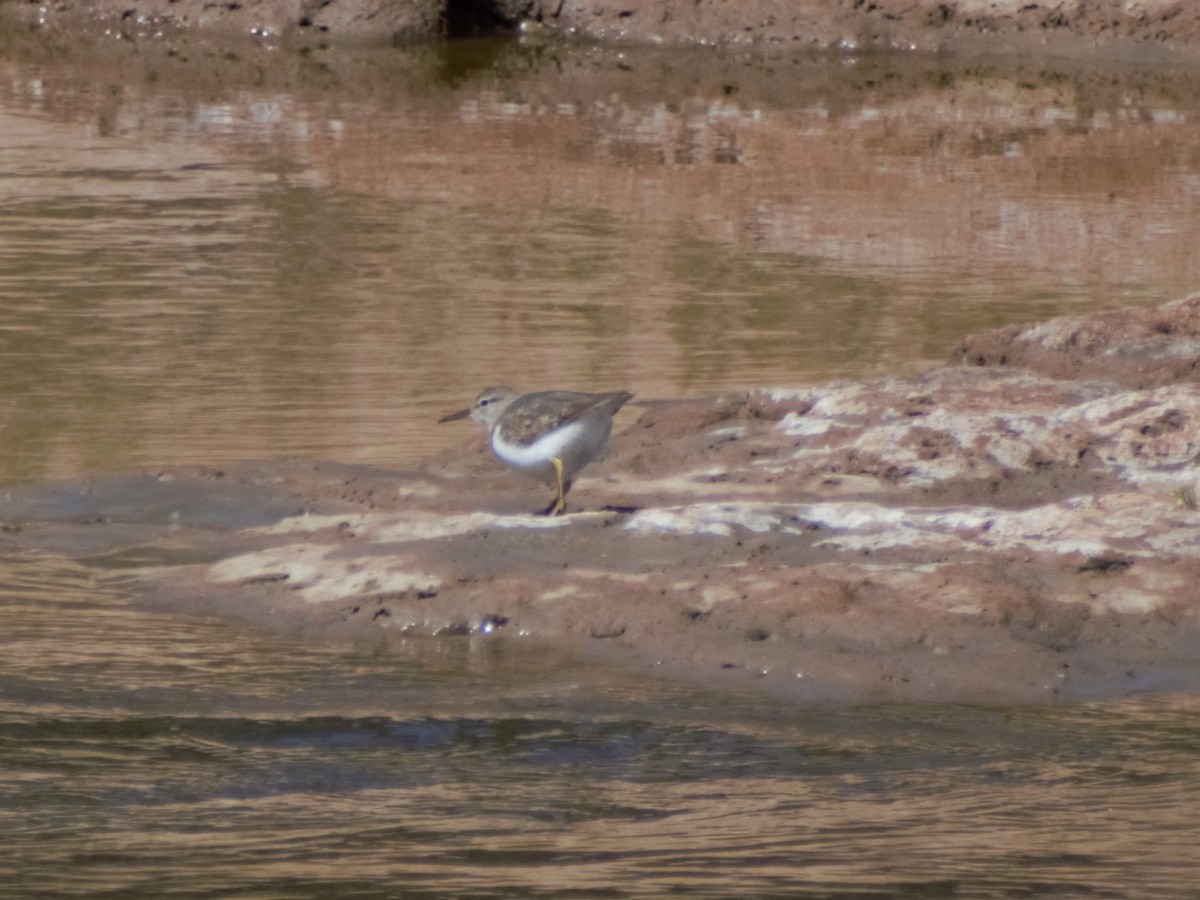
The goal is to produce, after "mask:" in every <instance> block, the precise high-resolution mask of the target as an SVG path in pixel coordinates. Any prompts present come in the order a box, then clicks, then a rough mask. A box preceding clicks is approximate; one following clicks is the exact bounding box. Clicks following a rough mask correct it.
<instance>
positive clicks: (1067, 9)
mask: <svg viewBox="0 0 1200 900" xmlns="http://www.w3.org/2000/svg"><path fill="white" fill-rule="evenodd" d="M0 17H3V18H4V19H6V20H8V21H9V22H15V23H20V24H22V25H26V26H29V27H34V28H43V29H65V30H68V31H72V30H73V31H78V32H81V33H103V34H115V35H124V36H133V35H139V34H145V35H154V36H162V35H164V34H171V33H179V32H187V31H192V32H205V33H214V34H215V33H219V34H224V35H231V36H232V35H242V36H244V37H246V38H253V39H255V40H260V41H264V40H265V41H278V40H284V41H299V42H312V43H314V44H320V43H327V42H329V41H338V40H352V41H363V40H366V41H404V40H413V39H422V38H430V37H437V36H445V35H450V36H467V35H478V34H491V33H496V32H503V31H522V32H525V33H530V32H536V33H540V34H550V35H558V36H568V37H576V38H586V39H593V40H605V41H621V42H636V43H666V44H671V43H676V44H679V43H686V44H715V45H725V46H788V47H795V48H802V47H817V48H826V47H837V48H844V49H860V48H879V47H888V48H903V49H926V50H929V49H944V48H947V47H952V46H955V45H956V44H959V43H961V42H964V41H966V42H968V43H969V42H971V41H973V40H975V39H977V38H980V37H983V38H985V39H986V41H987V42H988V43H989V44H991V45H997V44H1003V43H1004V42H1005V41H1007V40H1013V39H1016V40H1021V41H1028V40H1029V39H1032V40H1033V41H1043V40H1046V39H1051V40H1062V39H1067V40H1075V41H1080V40H1082V41H1084V42H1089V43H1090V42H1094V41H1096V40H1111V39H1117V40H1119V41H1125V42H1132V43H1135V44H1143V45H1146V44H1153V45H1164V46H1172V47H1188V48H1190V47H1195V46H1197V44H1198V43H1200V10H1198V9H1196V8H1194V7H1193V5H1192V4H1189V3H1184V2H1179V0H1139V2H1128V0H1096V2H1091V3H1080V2H1077V0H1051V2H1041V3H1029V2H1024V0H1019V2H1018V0H874V2H871V3H862V2H852V0H804V2H794V0H788V2H782V0H753V2H745V0H739V2H728V0H716V2H704V3H700V2H694V0H632V2H627V0H625V2H620V3H617V2H613V0H556V2H546V0H477V2H464V0H390V2H389V0H238V2H226V3H214V2H212V0H120V2H117V0H88V2H80V0H56V2H53V3H41V4H36V3H27V2H24V0H3V2H0Z"/></svg>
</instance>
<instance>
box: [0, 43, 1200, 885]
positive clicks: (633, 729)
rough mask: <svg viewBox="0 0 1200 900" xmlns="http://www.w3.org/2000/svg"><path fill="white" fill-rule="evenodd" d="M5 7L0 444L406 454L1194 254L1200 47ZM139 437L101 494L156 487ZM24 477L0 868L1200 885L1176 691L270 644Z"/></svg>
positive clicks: (32, 455)
mask: <svg viewBox="0 0 1200 900" xmlns="http://www.w3.org/2000/svg"><path fill="white" fill-rule="evenodd" d="M5 49H6V53H7V55H6V56H5V57H4V59H3V61H0V297H2V298H3V304H0V377H2V378H3V383H4V385H5V390H4V392H3V396H2V397H0V426H2V427H0V475H2V477H3V479H4V480H5V481H8V482H13V481H24V482H28V481H31V480H37V479H44V478H56V477H59V476H74V475H78V474H81V473H91V472H103V471H111V470H119V469H137V468H143V467H151V468H153V467H159V466H163V465H168V464H172V463H179V462H223V461H228V460H233V459H239V458H247V457H256V458H257V457H273V456H280V455H299V456H311V457H321V458H330V459H336V460H342V461H350V462H353V461H368V462H374V463H379V464H383V465H392V464H397V465H398V464H403V463H405V462H407V461H410V460H412V459H415V458H417V457H419V456H421V455H423V454H425V453H429V452H436V450H437V448H438V447H440V446H444V442H445V441H447V440H452V439H454V438H453V436H450V437H448V436H447V435H445V434H443V433H442V432H440V431H437V430H435V429H431V428H430V423H431V422H432V420H433V419H435V418H436V417H437V415H438V414H440V413H442V412H445V411H448V410H451V409H454V408H457V407H459V406H461V405H462V404H463V402H464V401H465V399H467V398H468V397H469V396H470V395H471V394H472V393H473V392H474V391H475V389H476V388H477V387H478V386H480V385H481V384H484V383H488V382H494V381H498V380H507V381H512V382H515V383H518V384H519V385H522V386H530V387H534V386H541V385H548V384H556V385H564V386H578V387H585V388H586V387H592V388H596V389H599V388H604V387H628V388H631V389H633V390H635V391H637V392H639V394H642V395H643V396H664V395H668V396H677V395H690V394H699V393H704V392H709V391H716V390H722V389H731V388H738V387H746V386H750V385H759V384H771V383H781V384H795V383H802V382H815V381H820V380H823V379H829V378H833V377H842V376H856V375H862V374H866V373H874V372H881V371H892V370H897V369H903V368H905V367H908V366H912V365H915V364H918V363H919V362H920V361H921V360H924V359H928V358H938V359H940V358H943V357H945V356H946V355H947V354H948V352H949V350H950V348H951V347H952V346H953V344H954V341H955V340H956V339H958V338H959V337H961V336H962V335H963V334H965V333H968V332H970V331H973V330H978V329H981V328H986V327H992V326H995V325H997V324H1001V323H1004V322H1010V321H1027V320H1030V319H1036V318H1041V317H1045V316H1049V315H1052V314H1055V313H1059V312H1064V311H1082V310H1086V309H1095V308H1104V307H1113V306H1118V305H1126V304H1130V303H1147V304H1151V303H1158V302H1161V301H1163V300H1164V299H1168V298H1172V297H1176V296H1180V295H1182V294H1184V293H1186V292H1188V291H1190V290H1195V289H1196V288H1197V286H1198V285H1200V254H1197V253H1196V252H1195V248H1196V247H1197V246H1200V215H1197V212H1198V211H1197V203H1198V202H1200V151H1198V150H1197V148H1198V147H1200V133H1198V130H1200V128H1198V125H1197V119H1198V113H1200V90H1198V88H1197V85H1198V83H1200V82H1198V81H1197V79H1196V77H1195V73H1193V72H1189V71H1179V70H1175V69H1154V68H1150V67H1144V66H1143V67H1138V66H1136V65H1133V64H1129V63H1128V62H1121V63H1117V62H1114V61H1111V60H1110V61H1106V62H1104V63H1103V64H1099V65H1096V66H1094V67H1089V66H1088V65H1086V64H1082V63H1078V62H1071V61H1064V60H1056V59H1052V58H1042V59H1036V60H1035V59H1028V58H1024V59H1019V60H1009V61H996V60H993V61H987V60H979V59H973V60H971V61H969V62H968V61H955V60H953V59H945V60H931V59H928V58H902V57H864V58H832V59H831V58H807V57H795V58H792V57H783V56H780V57H756V58H749V57H746V58H732V57H726V56H720V55H716V54H713V53H711V52H705V53H695V52H693V53H677V52H665V51H664V52H634V51H625V52H624V53H623V54H616V53H612V52H606V51H601V50H596V49H590V48H579V49H574V50H566V49H560V48H551V47H546V46H536V45H534V46H514V45H495V44H488V45H464V46H462V47H453V48H417V49H414V50H410V51H399V50H388V51H386V52H385V51H360V52H357V53H349V52H346V53H334V52H332V51H330V52H328V53H327V54H324V55H323V52H314V53H309V54H306V55H300V54H293V53H289V52H288V51H285V50H279V49H266V48H258V49H255V48H238V49H237V51H236V52H229V51H227V50H220V49H219V48H218V49H213V48H205V47H202V46H197V45H178V46H177V45H168V44H166V43H155V42H152V41H147V42H143V44H141V45H130V44H127V43H121V42H114V43H113V44H112V45H106V46H102V47H99V48H97V49H96V50H95V52H94V53H91V54H89V55H84V56H81V55H73V54H64V53H61V52H54V53H50V52H47V51H46V48H45V47H38V46H30V45H20V46H8V47H6V48H5ZM137 484H139V482H138V481H137V480H136V479H132V480H130V481H129V482H128V485H129V487H128V490H127V491H126V492H125V495H122V496H118V497H112V498H108V502H110V503H112V504H116V505H119V506H120V508H121V510H122V511H123V512H122V516H123V518H122V519H121V522H122V527H125V528H127V529H130V531H129V532H128V533H134V532H136V530H137V529H139V528H145V529H147V530H148V531H147V533H150V532H154V533H161V532H162V530H163V529H166V528H169V527H172V523H170V522H168V521H166V520H165V519H161V520H160V518H158V517H159V516H160V514H161V512H162V511H161V510H157V509H148V508H145V506H144V504H143V505H139V502H138V499H139V491H138V490H137V487H136V486H137ZM24 490H25V491H26V493H25V494H24V495H23V496H24V497H25V498H26V501H25V506H23V507H22V510H24V512H23V513H22V517H23V520H22V522H21V528H22V531H21V532H20V533H19V535H18V536H17V537H13V538H12V543H11V545H10V543H9V537H5V541H6V542H5V544H4V548H5V555H4V557H3V559H0V647H2V648H3V650H2V652H0V758H2V759H3V760H4V763H3V766H0V795H3V796H4V798H5V802H3V803H2V804H0V823H2V831H3V833H4V834H5V840H4V841H3V842H2V844H0V883H2V884H3V885H4V886H5V887H4V888H3V889H0V893H3V892H4V891H7V892H9V893H10V894H11V895H13V896H29V895H40V896H72V895H77V896H96V895H103V894H105V893H108V894H110V895H113V896H118V895H119V896H147V897H150V896H154V897H157V896H163V895H165V894H174V895H179V896H228V895H232V894H243V895H250V896H273V897H274V896H314V895H321V896H339V895H340V896H350V895H354V896H387V895H396V894H397V893H399V892H400V891H402V890H403V891H405V892H406V895H413V896H422V895H424V896H447V895H456V894H458V895H462V894H470V895H474V896H568V895H570V896H579V895H584V896H592V895H604V896H661V895H663V894H668V893H673V892H684V891H690V892H692V893H695V894H700V895H708V896H735V895H740V896H746V895H760V896H767V895H776V896H781V895H786V896H793V895H796V894H801V893H805V892H808V893H812V894H824V895H828V894H829V893H831V892H862V893H871V894H874V895H906V894H907V895H912V896H927V895H928V894H930V893H932V892H940V893H944V894H945V893H957V894H960V895H971V896H979V895H1011V894H1013V893H1015V892H1016V893H1027V894H1034V895H1036V894H1044V893H1060V894H1065V895H1089V894H1101V895H1110V896H1122V895H1126V896H1127V895H1148V894H1153V895H1154V896H1170V895H1176V896H1186V895H1189V893H1190V892H1192V891H1194V881H1195V876H1194V872H1195V866H1196V862H1197V860H1196V851H1195V849H1194V835H1195V833H1196V828H1197V826H1198V825H1200V821H1197V818H1198V813H1197V811H1196V807H1195V804H1194V802H1192V798H1194V797H1195V795H1196V792H1197V789H1198V788H1200V771H1198V770H1197V764H1196V759H1197V749H1200V730H1198V729H1197V727H1196V724H1195V723H1196V721H1197V718H1196V713H1197V712H1198V711H1200V701H1197V699H1196V698H1194V697H1191V696H1183V697H1171V696H1160V697H1154V698H1134V699H1131V700H1126V701H1122V702H1108V703H1096V704H1091V705H1086V706H1073V707H1062V708H1043V709H1002V708H945V707H937V706H930V707H921V708H907V707H888V708H860V707H852V708H846V707H830V708H818V709H804V710H796V709H791V708H787V707H786V706H783V705H780V704H777V703H775V702H774V701H772V700H771V699H770V698H766V697H762V696H734V695H731V694H729V693H721V694H713V693H707V692H705V691H703V690H699V689H685V688H680V687H668V686H666V685H659V684H647V683H644V682H638V681H634V680H632V679H630V678H629V677H628V676H626V675H623V674H622V673H620V672H614V671H609V670H605V669H602V668H597V667H596V666H594V665H590V664H588V663H586V662H580V661H579V660H575V659H566V658H564V657H563V656H562V655H561V654H560V653H558V652H556V651H553V650H551V649H548V648H543V647H535V646H527V645H522V644H520V643H519V642H518V643H515V644H514V643H512V642H500V641H489V640H487V639H480V638H470V639H467V638H464V639H462V640H459V641H455V640H442V641H428V642H415V643H413V644H412V645H410V646H409V647H407V648H403V649H402V650H401V651H399V652H395V651H389V652H388V653H387V654H375V653H371V652H369V651H367V650H364V649H363V648H357V647H356V648H351V647H342V646H327V645H314V644H313V643H311V642H304V643H300V642H292V641H289V640H287V639H285V638H280V637H277V636H266V635H259V634H256V633H248V632H247V631H246V630H245V628H244V627H240V626H236V625H234V624H231V623H225V622H213V621H200V620H192V619H182V618H179V617H173V616H170V615H165V614H162V613H148V612H146V611H144V610H140V609H138V608H137V607H136V606H135V605H131V596H130V595H129V594H128V587H127V586H126V585H123V584H122V583H121V582H120V581H117V580H114V579H113V578H112V577H111V576H110V575H109V574H107V572H108V570H107V568H106V565H105V557H104V553H105V550H106V548H105V547H104V546H102V545H97V546H92V547H89V546H85V545H83V544H81V543H80V542H79V540H78V539H77V538H73V539H72V541H70V542H67V543H62V542H61V541H60V540H59V539H60V537H61V532H59V531H56V530H55V529H54V528H52V527H51V526H49V525H47V524H46V523H45V522H41V521H39V520H38V517H39V515H41V516H43V518H47V519H48V518H52V517H53V516H51V514H50V513H49V512H46V513H44V514H42V513H33V512H29V510H37V509H43V510H49V509H51V508H53V509H55V510H56V512H54V516H58V517H59V518H62V517H70V516H75V517H76V518H79V517H80V516H85V514H86V512H87V510H86V509H84V508H83V507H81V508H80V510H77V511H75V512H72V511H71V510H66V511H64V510H63V509H61V508H59V507H58V506H55V504H56V503H60V502H63V503H65V502H66V501H65V500H62V496H65V495H58V494H55V492H54V488H53V486H50V487H47V488H45V495H44V496H42V497H41V499H40V500H37V497H35V500H37V502H34V501H30V500H28V498H29V497H30V496H32V495H31V494H29V493H28V491H29V490H30V489H29V488H26V489H24ZM32 490H33V492H34V494H37V491H38V490H40V489H39V488H34V489H32ZM39 496H40V495H39ZM56 498H58V499H57V500H56ZM244 500H245V505H246V506H249V507H254V505H255V503H256V502H257V501H256V500H255V498H252V497H246V498H244ZM39 503H41V505H40V506H39ZM199 505H200V504H199V501H197V503H196V504H193V505H191V506H189V509H191V510H192V511H193V512H195V508H196V507H198V506H199ZM13 508H14V507H13V505H12V503H11V500H10V502H9V503H8V504H7V512H6V513H5V516H4V518H5V519H6V521H7V520H8V518H9V513H11V512H12V510H13ZM242 512H243V513H244V515H245V520H246V521H253V520H254V519H255V517H256V516H258V515H262V516H269V515H270V514H271V513H272V512H274V511H271V510H265V509H257V508H251V509H250V510H248V511H246V510H243V511H242ZM225 515H228V514H225ZM211 524H215V525H216V526H218V527H220V526H224V527H232V526H233V525H236V524H239V522H233V521H227V520H224V519H223V520H221V521H216V522H214V523H211ZM18 537H19V542H20V543H19V545H18V544H17V543H16V541H17V539H18ZM101 543H102V542H101ZM190 549H191V548H189V547H188V546H186V545H181V546H180V547H179V553H180V555H181V556H186V555H187V553H188V552H189V550H190ZM126 562H128V560H126Z"/></svg>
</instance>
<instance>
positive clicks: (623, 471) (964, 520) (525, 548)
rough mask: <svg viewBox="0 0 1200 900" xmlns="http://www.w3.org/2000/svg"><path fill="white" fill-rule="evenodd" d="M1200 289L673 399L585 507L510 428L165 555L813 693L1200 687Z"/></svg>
mask: <svg viewBox="0 0 1200 900" xmlns="http://www.w3.org/2000/svg"><path fill="white" fill-rule="evenodd" d="M1197 310H1200V297H1193V298H1190V299H1188V300H1184V301H1180V302H1178V303H1172V304H1168V305H1166V306H1162V307H1160V308H1158V309H1149V310H1123V311H1118V312H1112V313H1101V314H1097V315H1094V316H1079V317H1069V318H1063V319H1056V320H1053V321H1051V322H1047V323H1043V324H1040V325H1035V326H1024V327H1020V328H1006V329H1001V330H1000V331H997V332H992V333H989V334H984V335H977V336H974V337H971V338H968V339H967V340H966V341H965V342H964V343H963V345H962V347H961V348H960V349H959V351H958V352H957V353H956V354H955V360H954V361H953V362H952V363H951V364H950V365H947V366H943V367H940V368H934V369H931V370H929V371H926V372H923V373H918V374H915V375H911V376H906V377H887V378H880V379H874V380H871V381H866V382H839V383H834V384H827V385H818V386H814V387H806V388H799V389H787V390H783V389H780V390H767V389H763V390H757V391H753V392H750V393H748V394H742V395H734V396H726V397H718V398H711V399H707V400H689V401H679V402H658V403H653V404H650V405H648V406H646V407H644V408H643V410H642V411H641V412H640V413H635V415H638V417H637V418H636V420H634V421H632V423H631V424H628V425H627V426H626V427H624V428H623V429H622V430H621V431H620V433H619V434H618V435H616V437H615V439H614V444H615V448H614V449H615V452H614V453H613V455H612V457H611V458H610V459H608V460H606V461H604V462H602V463H598V464H597V465H596V466H594V467H593V468H592V469H589V470H588V472H587V473H585V475H584V476H583V477H582V478H581V480H580V482H579V483H578V485H577V486H576V489H575V491H574V492H573V493H572V495H571V498H570V499H571V501H572V505H571V506H570V507H569V512H570V514H569V515H566V516H563V517H561V518H557V519H547V518H541V517H537V516H533V515H530V514H529V511H530V510H532V509H534V508H536V507H538V506H539V505H540V504H541V503H543V502H544V498H543V497H542V496H541V493H539V492H538V489H537V487H536V486H533V485H532V483H530V482H527V481H525V480H524V479H519V478H516V477H514V476H512V475H511V474H509V473H507V472H506V471H504V470H503V469H502V468H501V467H499V466H498V465H496V464H495V463H494V462H493V461H492V460H491V459H490V458H489V457H488V456H487V451H486V448H485V447H484V446H483V444H482V442H476V443H471V444H469V445H468V446H467V447H466V448H465V449H463V450H461V451H459V453H458V454H457V455H456V454H454V453H448V454H446V455H445V456H444V457H443V458H440V459H439V460H437V461H436V462H431V463H429V464H428V465H427V466H425V467H424V469H423V470H421V471H420V472H416V473H410V474H408V475H406V476H399V475H396V476H392V475H389V474H387V473H381V472H378V471H359V472H354V473H351V474H341V475H339V474H338V470H336V469H330V468H329V467H325V468H322V469H321V470H320V474H319V477H317V476H316V475H315V474H313V475H311V476H306V475H304V474H303V473H298V474H296V475H294V476H293V477H292V478H291V479H290V480H288V484H289V488H288V489H289V490H291V491H293V492H295V493H296V495H297V496H298V497H299V498H301V499H302V500H303V502H304V505H305V506H306V507H307V508H314V509H324V510H326V511H325V512H323V513H321V514H304V515H298V516H292V517H288V518H284V519H282V520H280V521H277V522H275V523H274V524H271V525H267V526H262V527H257V528H250V529H244V530H243V531H241V532H238V533H237V535H236V537H235V539H234V540H233V541H231V542H230V550H229V551H228V552H226V553H224V554H222V555H223V558H222V559H220V561H218V562H216V563H214V564H211V565H205V566H198V567H190V568H187V569H186V570H185V569H183V568H179V569H165V570H162V571H160V572H158V573H156V575H155V577H154V579H152V580H153V581H154V583H155V584H156V585H157V589H158V594H159V596H161V597H170V598H172V599H171V602H172V603H178V598H179V597H180V596H190V597H191V598H192V602H193V603H198V604H201V605H202V606H203V608H205V609H208V610H210V611H212V610H216V611H221V610H224V611H226V612H233V613H234V614H238V615H243V616H245V615H250V616H251V617H258V618H270V617H274V618H277V619H279V620H282V621H287V622H289V623H291V624H292V625H293V626H295V624H296V623H297V622H309V625H308V626H306V627H309V628H310V629H311V630H312V632H313V633H314V634H317V635H329V634H334V633H337V634H347V635H353V636H358V637H364V636H367V637H370V639H371V640H377V639H378V636H379V635H380V634H381V633H386V634H388V635H394V636H397V637H404V638H413V637H421V636H434V635H442V636H443V637H442V638H441V639H449V638H447V637H444V636H446V635H455V634H463V633H470V634H473V635H477V636H486V637H487V639H489V640H491V639H496V638H500V639H514V640H515V639H518V638H520V637H524V636H529V637H543V638H548V639H553V640H556V641H560V642H567V643H571V644H573V645H575V646H577V647H579V648H581V649H585V650H587V651H588V652H596V653H602V654H607V655H610V656H614V658H616V659H619V660H620V661H621V663H622V664H633V665H642V666H646V667H647V668H648V670H652V671H654V672H674V673H676V674H680V675H686V677H688V678H691V679H696V678H713V679H716V680H718V681H721V682H723V683H741V682H746V681H747V680H750V681H752V682H753V683H754V684H756V685H758V686H761V687H767V688H769V689H772V690H778V691H787V692H791V693H794V694H795V695H796V696H797V697H800V698H807V699H814V698H855V699H860V700H869V699H907V700H913V699H939V700H947V699H953V700H976V701H979V700H986V701H996V702H1014V701H1028V700H1036V699H1050V698H1055V697H1063V696H1067V697H1082V696H1091V695H1093V694H1096V693H1111V692H1120V691H1126V690H1131V689H1145V688H1147V687H1153V686H1161V685H1162V684H1166V683H1170V684H1173V683H1177V682H1179V681H1180V680H1182V681H1183V682H1187V683H1194V681H1195V677H1196V673H1195V672H1194V671H1192V670H1191V669H1189V666H1190V660H1191V659H1192V658H1193V655H1194V654H1193V651H1194V648H1195V646H1196V640H1197V638H1198V637H1200V627H1198V625H1200V619H1198V614H1200V593H1198V592H1197V590H1196V587H1195V585H1196V584H1198V583H1200V511H1197V509H1196V505H1197V504H1196V495H1195V480H1196V459H1197V454H1198V453H1200V384H1197V383H1196V380H1195V378H1194V375H1193V371H1194V370H1193V368H1192V367H1191V361H1192V360H1193V359H1194V334H1195V320H1196V316H1197ZM1185 361H1186V364H1185ZM1018 364H1019V365H1021V366H1027V368H1018ZM230 477H233V478H236V477H237V474H236V472H232V473H230V474H227V475H226V478H225V479H223V480H224V481H228V479H229V478H230ZM226 489H229V488H228V486H227V487H226ZM362 498H369V505H368V503H367V501H366V500H364V499H362ZM338 504H341V505H340V506H338ZM335 507H336V508H335ZM330 510H332V511H330ZM237 546H240V547H242V548H250V549H248V550H239V551H234V550H233V547H237ZM255 610H257V611H258V612H254V611H255ZM263 610H271V611H272V612H271V613H270V616H267V615H266V614H265V613H263V612H262V611H263ZM381 610H386V612H385V613H382V612H380V611H381Z"/></svg>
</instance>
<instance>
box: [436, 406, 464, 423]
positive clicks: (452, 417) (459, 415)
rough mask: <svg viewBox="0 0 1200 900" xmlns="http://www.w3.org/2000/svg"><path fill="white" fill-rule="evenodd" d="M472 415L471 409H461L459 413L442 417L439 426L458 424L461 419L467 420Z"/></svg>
mask: <svg viewBox="0 0 1200 900" xmlns="http://www.w3.org/2000/svg"><path fill="white" fill-rule="evenodd" d="M470 414H471V409H470V407H468V408H467V409H460V410H459V411H458V412H453V413H450V415H448V416H442V417H441V418H440V419H438V424H439V425H440V424H441V423H442V422H457V421H458V420H459V419H465V418H466V417H467V416H469V415H470Z"/></svg>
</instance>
